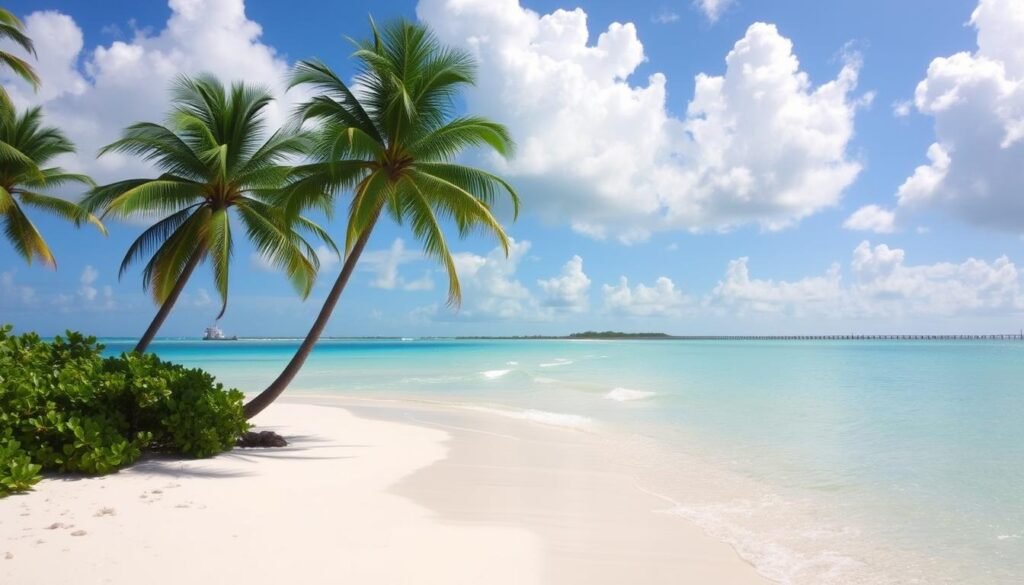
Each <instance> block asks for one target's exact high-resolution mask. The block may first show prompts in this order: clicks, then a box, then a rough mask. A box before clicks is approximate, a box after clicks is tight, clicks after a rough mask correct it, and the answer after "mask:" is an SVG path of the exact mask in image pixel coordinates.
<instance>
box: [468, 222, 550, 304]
mask: <svg viewBox="0 0 1024 585" xmlns="http://www.w3.org/2000/svg"><path fill="white" fill-rule="evenodd" d="M529 250H530V242H528V241H525V240H524V241H516V240H512V241H511V243H510V247H509V254H508V257H507V258H506V257H505V252H504V251H503V250H502V248H501V247H496V248H494V249H493V250H491V251H490V252H489V253H488V254H487V255H486V256H480V255H478V254H474V253H472V252H458V253H456V254H454V258H455V267H456V270H457V271H458V273H459V280H460V281H461V282H462V297H463V306H462V308H461V310H460V311H459V313H458V316H459V317H461V318H466V319H482V318H491V319H520V320H546V319H547V318H548V317H549V312H548V311H545V310H543V308H542V307H541V306H540V303H539V302H538V301H537V298H536V297H535V296H534V295H533V293H531V292H530V290H529V289H528V288H526V286H524V285H523V283H522V282H520V281H519V279H518V278H516V270H517V269H518V267H519V264H520V262H522V260H523V258H524V257H525V256H526V253H527V252H528V251H529Z"/></svg>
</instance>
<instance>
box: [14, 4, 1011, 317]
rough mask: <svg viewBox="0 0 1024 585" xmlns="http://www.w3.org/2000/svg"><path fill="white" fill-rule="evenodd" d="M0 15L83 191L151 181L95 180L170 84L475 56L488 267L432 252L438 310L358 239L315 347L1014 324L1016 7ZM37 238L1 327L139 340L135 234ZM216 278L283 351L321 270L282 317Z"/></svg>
mask: <svg viewBox="0 0 1024 585" xmlns="http://www.w3.org/2000/svg"><path fill="white" fill-rule="evenodd" d="M8 7H9V8H10V9H11V10H12V11H14V12H15V13H17V14H18V15H20V16H22V17H24V18H25V20H26V22H27V24H28V27H29V32H30V33H35V37H36V42H37V44H38V45H39V54H40V56H39V69H40V73H41V74H42V75H43V82H44V88H43V90H42V91H41V92H40V93H39V94H32V93H31V92H29V91H26V90H25V88H24V87H20V86H18V84H17V83H16V82H9V80H7V79H6V78H5V81H4V84H5V86H8V87H11V88H12V94H13V95H14V96H15V99H16V101H18V102H19V103H21V104H29V103H41V104H42V105H43V107H44V110H45V111H46V112H47V114H48V115H49V116H50V121H51V122H52V123H54V124H58V125H60V126H62V127H63V128H65V129H66V130H67V132H68V134H69V135H71V136H72V138H74V139H75V140H76V142H78V144H79V145H80V150H81V153H80V154H79V155H78V156H76V157H74V158H72V159H69V160H68V161H64V163H63V164H66V165H67V166H70V167H76V168H79V169H81V170H85V171H87V172H90V173H91V174H93V175H94V176H95V177H97V179H98V180H100V181H110V180H115V179H118V178H126V177H127V176H140V175H142V174H144V173H146V172H147V169H146V168H145V167H144V165H140V164H139V163H137V162H133V161H106V162H104V161H101V162H99V163H97V162H96V161H95V159H94V157H93V155H94V154H95V150H96V148H98V147H99V146H100V145H102V144H104V143H106V142H109V141H110V140H112V139H113V138H114V137H115V136H116V134H117V131H118V130H119V129H120V128H121V127H123V126H124V125H125V124H127V123H130V122H133V121H136V120H138V119H150V120H159V119H160V117H161V113H162V111H163V110H164V108H165V107H166V99H164V97H163V96H165V95H166V92H165V90H164V88H165V87H166V84H167V81H168V80H169V79H170V78H171V77H173V74H175V73H178V72H184V73H195V72H198V71H201V70H211V71H214V72H215V73H217V74H218V75H220V76H222V77H224V78H231V77H236V76H241V77H244V78H245V79H247V80H250V81H256V82H259V83H263V84H266V85H269V86H271V87H272V88H273V89H275V91H278V92H279V93H281V94H282V95H283V88H282V86H281V78H282V77H283V74H284V72H286V71H287V68H288V67H289V66H290V65H291V64H293V63H294V62H295V61H296V60H297V59H302V58H308V57H318V58H321V59H323V60H325V61H326V62H328V63H329V64H330V65H332V66H333V67H335V68H336V70H337V71H338V72H339V73H341V74H342V75H346V76H347V75H350V74H351V69H350V62H349V60H348V54H349V52H350V49H349V46H348V45H347V44H346V42H345V41H344V37H345V36H346V35H350V36H361V35H364V34H365V33H366V32H367V29H368V27H367V24H366V23H367V15H368V14H370V13H371V12H372V14H373V16H374V18H376V19H378V20H386V19H388V18H390V17H395V16H404V17H407V18H421V19H423V20H425V21H426V22H428V24H431V25H432V26H434V27H435V28H436V29H437V32H438V34H439V36H441V38H442V39H443V40H445V42H449V43H451V44H455V45H459V46H463V47H466V48H468V49H471V50H473V51H475V52H476V54H477V56H478V58H479V59H480V61H481V80H480V84H479V86H478V88H477V89H475V90H474V91H473V92H471V93H470V94H469V95H468V96H467V98H466V102H465V104H463V107H464V108H465V109H467V110H469V111H472V112H474V113H483V114H486V115H489V116H491V117H495V118H497V119H499V120H500V121H502V122H504V123H506V124H508V125H509V128H510V130H511V131H512V134H513V136H514V137H515V138H516V140H517V142H518V143H519V145H520V150H519V156H518V157H517V158H516V159H515V160H513V161H511V162H510V163H507V164H504V165H503V164H501V163H498V162H496V161H493V160H490V159H487V158H483V157H480V156H477V155H474V154H471V155H469V157H468V158H469V159H471V160H472V162H474V163H475V164H481V165H484V166H490V167H493V168H495V169H497V170H499V171H500V172H502V173H503V174H506V175H508V176H510V177H511V178H512V180H513V182H514V183H515V184H516V185H517V186H518V188H519V189H520V191H521V192H522V195H523V198H524V204H525V207H524V213H523V214H522V216H521V217H520V219H519V220H518V221H517V222H515V223H514V224H510V225H509V226H508V231H509V233H510V234H511V235H512V236H513V237H514V238H515V240H516V242H517V244H516V247H515V251H514V254H513V256H512V258H511V260H505V259H504V258H502V257H500V255H497V254H494V253H493V248H494V243H493V242H490V241H485V240H477V239H470V240H467V241H464V242H459V243H457V244H454V245H453V247H454V248H455V249H456V250H459V251H460V266H461V267H463V268H464V271H463V275H464V282H465V293H466V299H465V304H464V306H463V308H462V309H461V310H460V311H459V312H458V313H454V312H452V311H451V310H449V309H447V308H446V307H444V300H445V285H444V277H443V275H442V274H441V273H440V272H439V271H438V270H437V268H436V267H435V266H433V265H432V264H430V263H428V262H425V261H423V260H422V259H420V258H418V255H417V253H416V252H417V246H416V243H415V242H414V241H412V240H411V238H410V236H409V234H407V233H405V231H403V229H402V228H400V227H397V226H392V225H386V226H383V227H382V228H381V229H379V230H378V231H377V232H376V233H375V235H374V238H373V240H372V242H371V246H370V249H371V253H370V256H369V258H367V261H365V262H363V266H362V269H361V270H360V271H359V272H358V273H357V275H356V278H355V279H354V281H353V283H352V284H351V285H350V287H349V289H348V290H347V291H346V293H345V296H344V297H343V300H342V305H341V308H340V310H339V311H338V312H337V313H336V315H335V317H334V319H333V321H332V323H331V325H330V326H329V327H328V334H330V335H454V334H468V335H478V334H530V333H567V332H571V331H575V330H580V329H591V328H600V329H606V328H612V329H624V330H661V331H667V332H671V333H679V334H690V333H747V332H751V333H754V332H779V333H810V332H814V333H845V332H910V331H913V332H996V331H1014V330H1017V329H1019V327H1020V326H1021V323H1022V322H1024V320H1022V319H1021V316H1022V313H1024V292H1022V291H1021V282H1020V277H1019V275H1018V273H1017V270H1018V269H1017V267H1016V265H1015V262H1018V261H1024V259H1022V248H1024V240H1022V239H1021V234H1022V233H1024V213H1022V212H1024V209H1022V205H1024V203H1021V201H1022V200H1024V197H1021V196H1020V193H1021V192H1024V180H1022V179H1021V173H1019V170H1018V169H1019V163H1017V165H1016V167H1015V166H1014V165H1013V162H1012V161H1013V160H1017V161H1021V162H1024V138H1022V137H1018V136H1017V134H1016V133H1020V134H1021V135H1022V136H1024V89H1021V88H1022V87H1024V55H1022V54H1021V52H1020V50H1019V49H1018V48H1017V47H1016V44H1019V43H1014V42H1013V41H1012V39H1013V38H1017V39H1019V38H1022V37H1021V36H1015V35H1018V34H1019V35H1024V10H1022V8H1021V7H1020V5H1019V4H1018V3H1015V2H1013V1H1012V0H982V2H981V3H980V4H979V2H977V1H973V0H963V1H959V0H958V1H949V2H941V3H935V2H926V1H905V2H887V1H882V0H869V1H863V2H857V3H811V2H792V1H780V2H755V1H753V0H734V1H732V2H726V1H723V0H718V1H717V2H713V1H711V0H703V2H702V3H701V2H697V3H691V2H689V1H688V0H675V1H653V2H650V1H644V0H640V1H636V2H630V3H622V2H603V1H582V2H560V1H548V0H545V1H528V0H519V1H516V0H458V1H457V0H419V2H414V1H409V2H388V3H386V4H385V3H379V2H376V3H375V2H344V3H341V2H324V1H322V0H321V1H314V0H293V1H291V2H288V3H280V2H271V1H268V0H262V1H258V0H248V1H246V2H245V3H244V4H243V3H242V1H241V0H225V1H223V2H214V1H213V0H174V1H172V2H170V3H169V4H163V3H161V2H145V3H140V2H129V1H108V2H102V3H85V2H81V1H57V0H53V1H47V0H33V1H31V2H24V1H22V2H17V1H16V2H9V3H8ZM923 14H926V15H927V17H926V18H925V17H922V15H923ZM972 14H976V16H975V17H973V18H972ZM584 15H585V21H584ZM605 33H607V34H605ZM602 34H604V36H605V39H604V40H602V39H601V36H602ZM79 39H80V40H79ZM979 43H980V46H979ZM730 54H731V55H732V57H730V60H729V61H728V62H727V55H730ZM958 54H959V55H958ZM955 55H957V57H956V58H955V59H949V58H951V57H953V56H955ZM936 60H938V61H936ZM797 61H798V63H799V65H798V66H796V63H797ZM652 76H655V77H654V78H652ZM652 79H653V80H652ZM700 80H703V82H702V81H700ZM919 84H921V85H923V86H924V87H919ZM698 87H699V88H701V90H700V96H697V88H698ZM915 91H916V94H915ZM289 96H290V97H288V96H286V97H285V98H284V99H285V100H286V101H287V100H288V99H297V98H296V97H295V96H294V94H289ZM915 96H916V97H915ZM698 97H699V99H698ZM282 109H284V107H283V106H282ZM275 119H276V118H275ZM1018 128H1019V132H1018ZM933 144H935V145H937V146H936V147H934V148H932V150H931V151H930V150H929V149H930V147H932V145H933ZM929 152H932V154H937V156H938V162H935V160H930V159H929V157H928V154H927V153H929ZM943 157H945V158H943ZM947 159H948V160H947ZM943 161H946V162H945V163H944V162H943ZM929 165H930V166H929ZM922 166H923V167H924V168H923V170H921V171H920V172H918V167H922ZM915 173H916V174H915ZM866 206H875V207H869V208H868V209H864V208H865V207H866ZM855 214H856V215H855ZM33 218H34V219H35V220H36V222H37V225H38V227H39V228H40V230H41V231H42V232H43V234H44V235H45V236H46V237H47V239H48V241H49V242H50V244H51V246H52V247H53V249H54V252H55V254H56V256H57V259H58V262H59V269H58V270H57V271H50V270H47V269H45V268H43V267H40V266H38V265H33V266H28V265H25V264H24V263H23V262H22V261H20V260H19V259H18V258H16V257H15V255H14V254H13V251H11V250H10V249H9V248H7V247H3V246H0V322H12V323H14V325H15V326H16V327H17V328H18V329H19V330H30V329H34V330H39V331H41V332H43V333H46V334H52V333H55V332H58V331H60V330H63V329H65V328H73V329H82V330H86V331H89V332H93V333H96V334H99V335H126V336H133V335H138V334H139V333H140V332H141V331H142V330H143V329H144V327H145V325H146V324H147V323H148V319H149V318H150V317H151V315H152V313H153V311H154V310H155V308H154V306H153V304H152V302H151V301H150V300H149V299H148V298H147V297H146V296H145V295H144V293H143V291H142V289H141V281H140V278H139V273H138V271H131V272H129V273H128V274H126V275H125V276H124V278H123V279H122V280H121V281H118V279H117V267H118V265H119V263H120V259H121V256H122V254H123V252H124V250H125V249H126V247H127V246H128V244H129V243H130V242H131V240H132V239H133V237H134V236H136V235H137V234H138V233H139V231H140V230H141V229H142V226H141V225H133V224H113V225H111V226H109V227H110V236H109V237H108V238H103V237H101V236H99V235H98V234H97V233H95V232H94V231H91V230H89V229H82V230H78V231H76V230H73V229H70V228H68V227H67V226H66V225H64V224H62V223H60V222H58V221H56V220H52V219H50V218H46V217H40V216H39V215H38V214H37V215H34V216H33ZM331 227H332V231H333V232H334V233H336V234H340V233H341V232H342V229H343V226H341V225H340V223H339V222H336V223H335V224H333V225H332V226H331ZM854 228H859V229H854ZM453 237H454V235H453ZM398 239H402V240H403V242H401V243H398V242H397V240H398ZM864 242H869V243H868V244H865V243H864ZM744 259H745V260H744ZM232 271H233V272H232V285H231V296H230V304H229V309H228V313H227V315H226V317H225V319H224V320H223V323H222V326H223V328H224V329H226V330H228V331H229V332H231V333H237V334H240V335H300V334H303V333H304V332H305V330H306V328H307V327H308V325H309V323H310V322H311V320H312V317H313V315H314V314H315V312H316V310H317V309H318V308H319V300H320V299H321V298H322V296H323V294H324V292H325V289H326V287H327V286H329V283H330V282H332V281H333V279H334V277H335V276H336V274H337V264H336V263H334V264H333V265H331V264H330V263H327V265H325V268H324V271H323V274H322V279H321V281H320V282H319V283H318V285H317V287H316V288H315V290H314V293H313V295H312V296H311V297H310V299H308V300H306V301H305V302H302V301H301V300H300V299H297V298H296V297H295V295H294V294H293V293H292V291H291V289H290V288H289V286H288V285H287V283H286V282H285V280H284V278H283V277H282V276H281V275H279V274H275V273H272V272H269V271H267V270H265V269H263V268H261V267H260V264H259V262H258V260H257V259H254V258H253V257H252V253H251V249H249V248H248V246H246V245H240V246H238V248H237V252H236V256H235V259H234V264H233V268H232ZM623 278H625V279H626V280H625V281H623V280H622V279H623ZM213 290H214V289H213V287H212V286H211V285H210V278H209V275H208V273H207V271H206V270H203V271H201V272H200V273H199V274H197V276H196V277H195V278H194V282H192V283H190V285H189V288H188V289H187V293H186V298H184V299H183V301H182V303H181V306H179V307H177V308H176V309H175V311H174V313H173V315H172V317H171V319H170V320H169V321H168V323H167V324H166V326H165V328H164V330H163V334H166V335H174V336H178V335H195V334H198V332H199V331H201V329H202V328H203V327H204V326H206V325H207V324H208V323H209V321H210V320H211V319H212V318H213V316H214V315H215V314H216V312H217V308H218V303H217V302H216V299H214V298H213V296H214V294H213Z"/></svg>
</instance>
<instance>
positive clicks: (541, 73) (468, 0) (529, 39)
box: [417, 0, 860, 242]
mask: <svg viewBox="0 0 1024 585" xmlns="http://www.w3.org/2000/svg"><path fill="white" fill-rule="evenodd" d="M719 6H720V5H719ZM716 10H720V8H717V9H716ZM417 13H418V14H419V16H420V17H421V18H422V19H423V20H425V21H426V22H428V23H429V24H431V25H432V26H433V27H434V28H435V30H436V31H437V33H438V34H439V35H440V37H441V38H442V39H443V40H445V41H446V42H450V43H453V44H457V45H461V46H464V47H467V48H468V49H469V50H471V51H472V52H473V53H475V54H476V56H477V58H478V59H479V61H480V65H481V67H480V79H479V83H478V85H477V88H476V89H475V90H473V91H471V92H470V94H469V95H468V101H469V105H470V109H471V110H472V111H474V112H479V113H481V114H484V115H487V116H490V117H493V118H495V119H497V120H499V121H502V122H504V123H506V124H508V125H509V127H510V128H511V129H512V131H513V134H514V137H515V138H516V140H517V142H518V145H519V151H518V155H517V157H516V158H515V160H513V161H511V162H509V163H504V162H502V161H498V160H494V161H493V165H495V166H496V167H497V168H498V170H500V171H501V172H504V173H508V174H510V175H512V176H513V177H514V178H515V181H516V183H517V184H518V186H519V187H520V190H521V191H522V193H523V195H524V197H525V198H527V200H528V201H527V204H528V209H530V210H532V211H534V212H536V213H538V214H540V215H541V216H543V217H546V218H547V219H548V220H550V221H564V220H565V218H568V219H569V222H570V223H571V225H572V226H573V228H574V229H575V230H576V231H578V232H581V233H585V234H588V235H590V236H593V237H598V238H603V237H614V238H617V239H620V240H623V241H627V242H630V241H640V240H643V239H644V238H646V237H647V236H648V235H649V234H650V233H651V232H652V231H655V230H665V229H691V230H707V229H727V228H731V227H735V226H739V225H743V224H751V223H752V224H758V225H760V226H762V227H763V228H766V229H778V228H783V227H786V226H789V225H792V224H793V223H795V222H796V221H798V220H800V219H801V218H803V217H806V216H808V215H811V214H813V213H815V212H817V211H819V210H821V209H823V208H827V207H830V206H833V205H835V204H836V203H837V202H838V201H839V199H840V197H841V194H842V192H843V190H844V189H845V188H846V187H847V186H848V185H849V184H850V183H852V182H853V180H854V179H855V178H856V176H857V174H858V173H859V171H860V165H859V164H858V163H857V162H856V161H853V160H850V158H849V157H848V155H847V153H846V149H847V145H848V143H849V141H850V139H851V137H852V135H853V118H854V114H855V111H856V109H857V107H858V103H859V100H857V99H854V98H851V93H852V92H853V91H854V88H855V86H856V82H857V76H858V71H859V67H860V65H859V61H858V60H857V59H855V58H850V59H848V60H847V62H846V64H845V65H844V66H843V67H842V69H841V71H840V73H839V75H838V77H837V78H836V79H835V80H832V81H829V82H827V83H824V84H822V85H820V86H817V87H814V86H813V85H812V84H811V82H810V79H809V78H808V76H807V75H806V74H805V73H804V72H802V71H801V70H800V67H799V62H798V60H797V58H796V56H795V55H794V54H793V47H792V43H791V42H790V41H789V40H788V39H787V38H785V37H783V36H782V35H780V34H779V32H778V30H777V29H776V28H775V27H774V26H772V25H768V24H763V23H756V24H754V25H752V26H751V27H750V28H749V29H748V30H747V32H746V34H745V36H744V37H743V38H742V39H741V40H739V41H738V42H737V43H736V45H735V47H734V48H733V50H732V51H731V52H730V53H729V55H728V56H727V58H726V68H725V71H724V74H723V75H720V76H714V75H706V74H701V75H698V76H697V78H696V82H695V87H696V89H695V95H694V98H693V100H692V101H691V102H690V104H689V106H688V109H687V114H686V116H685V117H684V118H678V117H674V116H672V115H671V114H669V112H668V110H667V107H666V93H665V84H666V79H665V76H664V75H662V74H661V73H655V74H653V75H651V76H650V77H649V78H648V79H647V80H646V81H645V82H644V83H642V84H638V83H636V82H635V81H632V80H631V79H630V78H631V76H632V75H633V74H634V72H635V71H636V69H637V67H639V66H640V64H641V63H643V62H644V61H645V59H646V57H645V53H644V47H643V44H642V43H641V42H640V39H639V38H638V36H637V30H636V27H635V26H634V25H633V24H631V23H626V24H621V23H613V24H612V25H610V26H609V27H608V29H607V30H605V31H604V32H601V33H600V34H599V35H597V36H596V39H597V40H596V42H595V43H594V44H588V39H589V38H591V36H592V35H591V34H590V30H589V29H588V27H587V15H586V13H585V12H584V11H583V10H581V9H576V10H574V11H565V10H557V11H555V12H552V13H550V14H546V15H540V14H537V13H535V12H533V11H530V10H527V9H524V8H523V7H521V6H520V4H519V2H518V0H420V2H419V4H418V6H417Z"/></svg>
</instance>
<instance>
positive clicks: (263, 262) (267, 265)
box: [249, 252, 278, 272]
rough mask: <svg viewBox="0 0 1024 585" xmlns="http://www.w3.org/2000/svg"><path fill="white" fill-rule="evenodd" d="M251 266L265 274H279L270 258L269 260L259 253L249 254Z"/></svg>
mask: <svg viewBox="0 0 1024 585" xmlns="http://www.w3.org/2000/svg"><path fill="white" fill-rule="evenodd" d="M249 266H252V267H253V268H255V269H257V270H262V271H264V272H278V269H277V267H276V266H274V263H273V262H271V261H270V258H267V257H266V256H264V255H263V254H260V253H259V252H253V253H251V254H249Z"/></svg>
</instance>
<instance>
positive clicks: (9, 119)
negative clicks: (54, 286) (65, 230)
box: [0, 107, 106, 268]
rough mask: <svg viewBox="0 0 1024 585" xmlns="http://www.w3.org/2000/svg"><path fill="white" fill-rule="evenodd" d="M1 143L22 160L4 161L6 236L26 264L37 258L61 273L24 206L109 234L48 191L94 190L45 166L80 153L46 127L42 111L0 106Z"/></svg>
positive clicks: (0, 176)
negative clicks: (75, 187) (70, 187)
mask: <svg viewBox="0 0 1024 585" xmlns="http://www.w3.org/2000/svg"><path fill="white" fill-rule="evenodd" d="M0 142H2V143H4V144H6V145H9V146H10V147H11V148H12V149H14V151H16V152H17V153H18V154H19V155H20V156H18V157H0V218H3V224H4V235H5V236H6V237H7V240H8V241H10V243H11V245H13V246H14V249H15V250H16V251H17V252H18V254H19V255H21V256H22V257H23V258H24V259H25V261H26V262H28V263H29V264H31V263H32V260H33V259H34V258H38V259H39V260H40V261H41V262H42V263H43V264H46V265H48V266H50V267H54V268H56V266H57V262H56V260H55V259H54V257H53V253H52V252H51V251H50V247H49V246H48V245H47V244H46V240H44V239H43V236H42V235H41V234H40V233H39V230H37V229H36V227H35V226H34V225H33V224H32V222H31V221H30V220H29V218H28V217H27V216H26V215H25V211H24V209H23V206H24V207H31V208H35V209H39V210H41V211H45V212H48V213H51V214H54V215H57V216H58V217H62V218H64V219H66V220H69V221H72V222H74V224H75V225H76V226H77V225H81V224H82V222H89V223H92V224H94V225H95V226H96V227H97V228H99V230H100V231H101V232H103V233H104V234H106V230H105V229H104V227H103V224H102V223H100V221H99V220H98V219H97V218H96V217H94V216H93V215H91V214H89V213H88V212H86V211H85V210H83V209H82V208H81V207H79V206H78V205H76V204H75V203H73V202H71V201H68V200H66V199H61V198H60V197H55V196H53V195H47V194H45V193H43V192H42V191H43V190H48V189H50V188H55V187H61V186H64V185H68V184H75V183H78V184H82V185H87V186H92V184H93V183H92V180H91V179H90V178H89V177H87V176H85V175H80V174H76V173H69V172H67V171H65V170H64V169H62V168H60V167H49V168H46V164H47V163H49V162H50V161H51V160H53V159H54V158H55V157H57V156H58V155H61V154H68V153H72V152H74V151H75V145H74V144H72V143H71V141H70V140H68V139H67V137H66V136H64V134H62V133H61V132H60V131H59V130H57V129H56V128H51V127H48V126H43V114H42V111H41V110H40V109H39V108H30V109H28V110H26V111H25V112H23V113H22V114H20V115H19V114H18V113H17V112H15V111H14V109H12V108H7V107H0Z"/></svg>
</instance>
